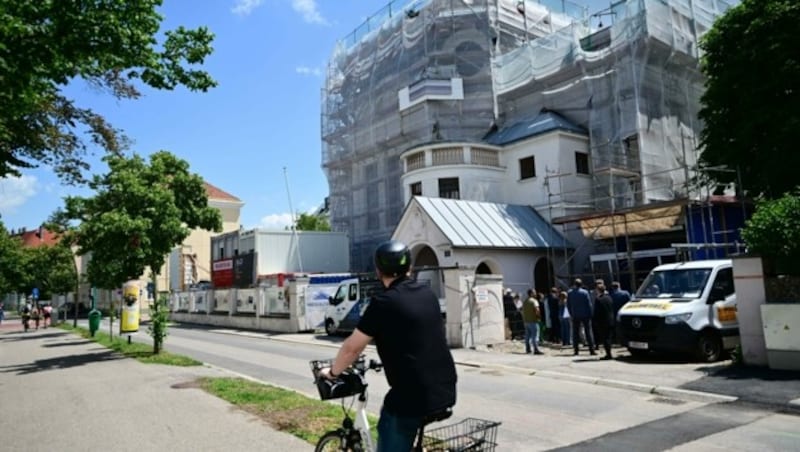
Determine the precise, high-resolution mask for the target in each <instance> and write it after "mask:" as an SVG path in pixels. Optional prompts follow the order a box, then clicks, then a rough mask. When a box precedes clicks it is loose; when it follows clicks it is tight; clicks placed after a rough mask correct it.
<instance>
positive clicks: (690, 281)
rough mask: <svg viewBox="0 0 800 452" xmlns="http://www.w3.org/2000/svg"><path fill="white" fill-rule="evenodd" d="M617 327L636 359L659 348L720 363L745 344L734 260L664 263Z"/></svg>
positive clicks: (627, 306)
mask: <svg viewBox="0 0 800 452" xmlns="http://www.w3.org/2000/svg"><path fill="white" fill-rule="evenodd" d="M617 327H618V331H619V333H620V338H621V342H622V344H623V345H624V346H626V347H627V348H628V350H629V351H630V352H631V354H632V355H633V356H640V355H644V354H646V353H648V352H649V351H651V350H654V351H664V352H690V353H692V354H694V355H695V356H696V357H697V358H698V359H700V360H701V361H705V362H713V361H717V360H719V359H720V358H721V357H722V355H723V353H724V352H725V351H726V350H732V349H734V348H736V346H737V345H738V344H739V323H738V319H737V317H736V293H735V292H734V285H733V268H732V264H731V261H730V260H705V261H695V262H684V263H673V264H665V265H659V266H658V267H656V268H654V269H653V270H652V271H651V272H650V274H649V275H648V276H647V278H646V279H645V281H644V282H643V283H642V285H641V286H640V287H639V290H638V291H637V292H636V294H635V296H634V297H633V300H631V301H630V302H628V303H626V304H625V305H624V306H623V307H622V308H621V309H620V311H619V314H618V315H617Z"/></svg>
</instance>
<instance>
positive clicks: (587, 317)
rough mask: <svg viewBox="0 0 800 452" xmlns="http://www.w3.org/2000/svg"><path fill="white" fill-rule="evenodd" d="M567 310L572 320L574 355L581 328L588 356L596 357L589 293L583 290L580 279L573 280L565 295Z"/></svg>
mask: <svg viewBox="0 0 800 452" xmlns="http://www.w3.org/2000/svg"><path fill="white" fill-rule="evenodd" d="M567 309H568V310H569V315H570V318H572V348H573V349H574V350H575V355H576V356H577V355H578V348H579V347H580V344H581V336H580V329H581V327H583V330H584V332H585V334H586V342H587V343H588V344H589V354H591V355H596V354H597V352H595V351H594V336H593V334H592V313H593V309H592V298H591V297H590V296H589V291H587V290H586V289H584V288H583V281H581V279H580V278H575V283H574V285H573V287H572V289H571V290H570V291H569V293H568V294H567Z"/></svg>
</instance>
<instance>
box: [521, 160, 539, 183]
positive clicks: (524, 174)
mask: <svg viewBox="0 0 800 452" xmlns="http://www.w3.org/2000/svg"><path fill="white" fill-rule="evenodd" d="M532 177H536V161H535V160H534V159H533V156H530V157H525V158H524V159H519V179H520V180H524V179H530V178H532Z"/></svg>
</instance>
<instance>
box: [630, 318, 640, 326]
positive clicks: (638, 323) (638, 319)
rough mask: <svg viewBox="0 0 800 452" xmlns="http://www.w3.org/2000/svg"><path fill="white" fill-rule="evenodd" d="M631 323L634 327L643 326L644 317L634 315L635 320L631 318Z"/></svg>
mask: <svg viewBox="0 0 800 452" xmlns="http://www.w3.org/2000/svg"><path fill="white" fill-rule="evenodd" d="M631 325H633V327H634V328H641V327H642V319H640V318H639V317H634V318H633V320H631Z"/></svg>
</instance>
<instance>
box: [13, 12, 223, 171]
mask: <svg viewBox="0 0 800 452" xmlns="http://www.w3.org/2000/svg"><path fill="white" fill-rule="evenodd" d="M161 4H162V0H137V1H128V0H83V1H74V0H36V1H19V0H0V12H1V13H0V105H2V106H3V108H2V109H0V177H3V176H6V175H19V170H20V169H22V168H30V167H35V166H36V165H37V164H47V165H52V166H53V168H54V169H55V171H56V172H57V173H58V174H59V175H60V176H61V177H62V178H63V180H65V181H67V182H82V181H83V171H84V170H85V169H87V168H88V164H87V163H86V162H85V157H86V154H87V149H88V148H87V146H88V144H87V141H85V140H84V138H83V134H84V132H87V133H88V135H89V137H90V139H89V140H88V143H91V144H93V145H96V146H100V147H101V148H102V149H104V150H105V151H107V152H109V153H112V154H114V153H115V154H120V153H121V152H122V151H123V150H125V149H126V148H127V145H128V142H129V140H128V139H127V138H126V137H125V136H124V135H123V134H122V132H121V131H120V130H118V129H115V128H114V127H113V126H112V125H111V124H109V123H108V121H106V119H105V118H104V117H103V116H101V115H99V114H97V113H95V112H94V111H92V110H91V109H88V108H85V107H81V106H79V105H77V104H76V103H75V101H74V100H72V99H70V98H68V97H67V96H65V95H64V93H63V89H64V87H66V86H67V85H68V84H70V83H72V82H73V81H75V80H83V81H86V82H87V83H88V84H89V85H91V86H93V87H95V88H97V89H98V90H99V91H102V92H105V93H107V94H109V95H111V96H114V97H115V98H117V99H136V98H138V97H139V96H140V92H139V87H141V86H149V87H152V88H155V89H161V90H172V89H174V88H175V87H177V86H179V85H183V86H185V87H187V88H188V89H190V90H192V91H206V90H208V89H210V88H212V87H214V86H215V85H216V82H215V81H214V80H213V79H212V78H211V76H210V75H209V74H207V73H206V72H204V71H202V70H199V69H196V68H195V67H196V65H201V64H202V63H203V62H204V60H205V58H206V57H207V56H208V55H210V54H211V52H212V51H213V49H212V47H211V42H212V41H213V38H214V36H213V34H212V33H210V32H209V30H208V29H207V28H205V27H199V28H197V29H186V28H184V27H178V28H177V29H175V30H168V31H165V32H164V33H163V36H161V34H160V33H161V32H160V31H159V27H160V25H161V22H162V20H163V17H162V16H161V15H160V14H159V13H158V12H157V9H158V8H159V7H160V6H161ZM157 38H161V39H160V42H159V39H157Z"/></svg>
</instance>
